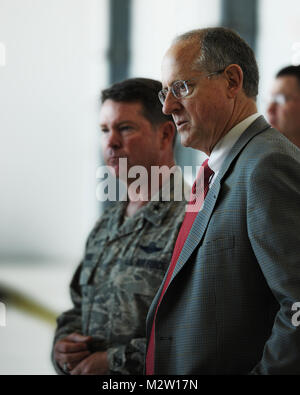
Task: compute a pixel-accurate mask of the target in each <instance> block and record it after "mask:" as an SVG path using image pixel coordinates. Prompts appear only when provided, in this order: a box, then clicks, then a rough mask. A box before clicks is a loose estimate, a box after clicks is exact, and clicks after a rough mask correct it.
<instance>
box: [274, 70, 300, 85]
mask: <svg viewBox="0 0 300 395" xmlns="http://www.w3.org/2000/svg"><path fill="white" fill-rule="evenodd" d="M284 76H292V77H296V79H297V81H298V83H299V88H300V66H287V67H284V68H283V69H281V70H280V71H278V73H277V74H276V78H279V77H284Z"/></svg>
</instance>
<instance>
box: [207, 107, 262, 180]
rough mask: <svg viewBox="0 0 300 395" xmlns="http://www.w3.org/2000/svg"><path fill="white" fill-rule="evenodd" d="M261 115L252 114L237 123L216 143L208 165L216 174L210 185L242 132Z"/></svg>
mask: <svg viewBox="0 0 300 395" xmlns="http://www.w3.org/2000/svg"><path fill="white" fill-rule="evenodd" d="M259 116H260V114H259V113H255V114H253V115H250V117H248V118H246V119H244V120H243V121H242V122H240V123H238V124H237V125H235V126H234V127H233V128H232V129H231V130H230V131H229V132H228V133H227V134H226V135H225V136H224V137H222V139H221V140H220V141H219V142H218V143H217V144H216V146H215V147H214V149H213V150H212V152H211V154H210V157H209V160H208V166H209V167H210V168H211V169H212V170H213V171H214V173H215V174H214V176H213V177H212V179H211V181H210V184H209V187H211V186H212V184H213V183H214V181H215V179H216V178H217V176H218V173H219V171H220V170H221V167H222V164H223V162H224V160H225V158H226V156H227V155H228V154H229V152H230V151H231V149H232V148H233V146H234V144H235V143H236V142H237V141H238V139H239V138H240V136H241V135H242V133H244V131H245V130H246V129H247V128H248V127H249V126H250V125H251V124H252V123H253V122H254V121H255V120H256V119H257V118H258V117H259Z"/></svg>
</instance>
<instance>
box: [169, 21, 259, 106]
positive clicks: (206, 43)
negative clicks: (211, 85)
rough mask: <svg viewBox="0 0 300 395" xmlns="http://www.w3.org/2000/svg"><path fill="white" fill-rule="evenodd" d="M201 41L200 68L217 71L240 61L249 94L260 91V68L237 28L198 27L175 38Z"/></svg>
mask: <svg viewBox="0 0 300 395" xmlns="http://www.w3.org/2000/svg"><path fill="white" fill-rule="evenodd" d="M182 41H190V42H195V41H196V42H197V43H199V52H200V55H199V56H198V57H197V58H196V60H195V67H196V68H197V69H201V70H203V69H204V70H206V71H208V72H210V73H211V72H214V71H219V70H223V69H225V68H226V67H227V66H229V65H230V64H237V65H239V66H240V67H241V69H242V70H243V74H244V82H243V89H244V92H245V94H246V95H247V96H248V97H251V98H254V99H255V98H256V96H257V94H258V83H259V72H258V66H257V63H256V59H255V55H254V52H253V50H252V49H251V48H250V46H249V45H248V44H247V43H246V41H244V40H243V39H242V38H241V37H240V36H239V35H238V34H237V33H236V32H234V31H233V30H231V29H227V28H224V27H216V28H207V29H197V30H192V31H189V32H187V33H184V34H182V35H180V36H178V37H176V39H175V40H174V44H176V43H178V42H182Z"/></svg>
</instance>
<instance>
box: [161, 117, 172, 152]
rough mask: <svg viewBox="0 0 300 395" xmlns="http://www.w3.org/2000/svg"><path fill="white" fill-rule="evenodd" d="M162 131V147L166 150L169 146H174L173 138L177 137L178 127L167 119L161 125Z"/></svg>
mask: <svg viewBox="0 0 300 395" xmlns="http://www.w3.org/2000/svg"><path fill="white" fill-rule="evenodd" d="M159 133H160V149H162V150H165V149H166V148H168V147H169V146H170V147H171V148H172V147H173V139H174V137H175V133H176V129H175V125H174V123H173V122H172V121H167V122H164V123H162V124H161V125H159Z"/></svg>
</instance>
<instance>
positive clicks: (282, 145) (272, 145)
mask: <svg viewBox="0 0 300 395" xmlns="http://www.w3.org/2000/svg"><path fill="white" fill-rule="evenodd" d="M241 154H242V155H243V156H246V157H250V156H251V157H252V158H256V159H257V161H260V160H261V159H263V158H267V157H274V156H280V157H284V156H286V157H287V159H289V158H290V159H294V160H295V161H296V162H299V163H300V149H299V148H298V147H297V146H296V145H294V144H293V143H291V142H290V141H289V140H288V139H287V138H286V137H285V136H284V135H283V134H281V133H280V132H279V131H278V130H276V129H274V128H272V127H269V128H267V129H266V130H264V131H263V132H261V133H259V134H257V135H256V136H254V137H253V138H252V139H251V140H250V141H249V142H248V144H247V145H246V146H245V148H244V150H243V152H242V153H241Z"/></svg>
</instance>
